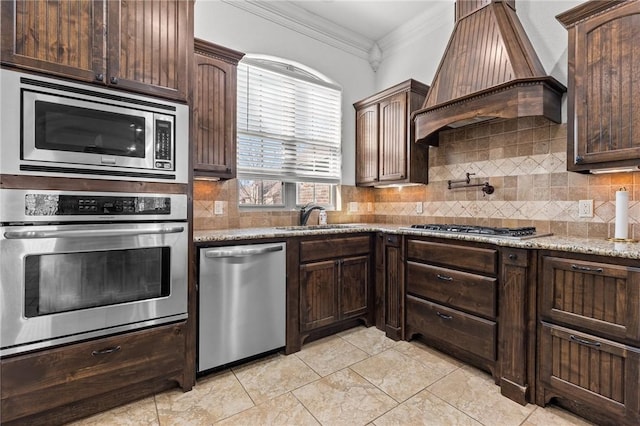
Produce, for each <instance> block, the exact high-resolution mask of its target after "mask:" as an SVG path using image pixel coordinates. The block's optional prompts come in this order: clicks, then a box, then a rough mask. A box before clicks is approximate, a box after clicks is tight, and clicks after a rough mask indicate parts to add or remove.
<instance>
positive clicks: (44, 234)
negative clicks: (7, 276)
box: [4, 226, 184, 240]
mask: <svg viewBox="0 0 640 426" xmlns="http://www.w3.org/2000/svg"><path fill="white" fill-rule="evenodd" d="M183 231H184V226H172V227H158V228H149V229H73V230H70V231H65V230H61V231H7V232H5V233H4V236H5V238H6V239H8V240H31V239H37V238H99V237H130V236H135V235H149V234H177V233H180V232H183Z"/></svg>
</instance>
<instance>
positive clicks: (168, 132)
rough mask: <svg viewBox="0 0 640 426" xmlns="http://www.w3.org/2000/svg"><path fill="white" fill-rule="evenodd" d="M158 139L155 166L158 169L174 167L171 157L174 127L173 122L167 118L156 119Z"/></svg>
mask: <svg viewBox="0 0 640 426" xmlns="http://www.w3.org/2000/svg"><path fill="white" fill-rule="evenodd" d="M155 122H156V141H155V147H156V149H155V151H156V153H155V155H156V159H155V168H156V169H166V170H171V169H173V161H172V159H171V157H172V153H173V143H172V139H173V137H172V134H173V132H172V129H171V122H170V121H165V120H156V121H155Z"/></svg>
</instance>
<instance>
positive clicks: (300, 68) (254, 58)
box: [240, 53, 342, 91]
mask: <svg viewBox="0 0 640 426" xmlns="http://www.w3.org/2000/svg"><path fill="white" fill-rule="evenodd" d="M240 62H241V63H246V64H248V65H254V66H258V67H261V68H265V69H269V70H271V71H275V72H279V73H282V74H285V75H289V76H291V77H293V78H299V79H302V80H307V81H309V82H311V83H316V84H322V85H324V86H327V87H330V88H332V89H335V90H340V91H342V87H341V86H340V85H339V84H338V83H337V82H335V81H333V80H332V79H330V78H329V77H327V76H326V75H324V74H322V73H321V72H319V71H317V70H315V69H313V68H311V67H308V66H306V65H304V64H301V63H299V62H295V61H291V60H289V59H283V58H278V57H277V56H271V55H261V54H256V53H248V54H246V55H245V56H244V57H243V58H242V60H241V61H240Z"/></svg>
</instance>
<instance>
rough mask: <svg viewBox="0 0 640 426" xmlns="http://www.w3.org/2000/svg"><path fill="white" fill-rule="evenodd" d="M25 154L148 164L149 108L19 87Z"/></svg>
mask: <svg viewBox="0 0 640 426" xmlns="http://www.w3.org/2000/svg"><path fill="white" fill-rule="evenodd" d="M22 115H23V140H22V150H23V152H22V154H23V158H24V159H25V160H33V161H42V162H48V163H63V164H78V165H83V166H91V165H94V166H117V167H132V168H137V169H153V160H154V159H153V154H154V153H153V147H154V144H153V143H150V142H149V141H153V138H154V133H153V132H154V128H153V124H154V120H153V113H151V112H146V111H141V110H134V109H130V108H126V107H121V106H118V105H111V104H106V103H96V102H86V101H83V100H80V99H75V98H70V97H64V96H53V95H49V94H43V93H38V92H31V91H24V92H23V114H22Z"/></svg>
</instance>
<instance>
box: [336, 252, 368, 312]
mask: <svg viewBox="0 0 640 426" xmlns="http://www.w3.org/2000/svg"><path fill="white" fill-rule="evenodd" d="M369 268H370V264H369V256H358V257H351V258H346V259H342V260H341V261H340V269H341V271H340V279H341V282H340V315H341V316H342V318H349V317H354V316H358V315H362V314H364V313H366V312H367V307H368V300H369V285H370V283H369Z"/></svg>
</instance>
